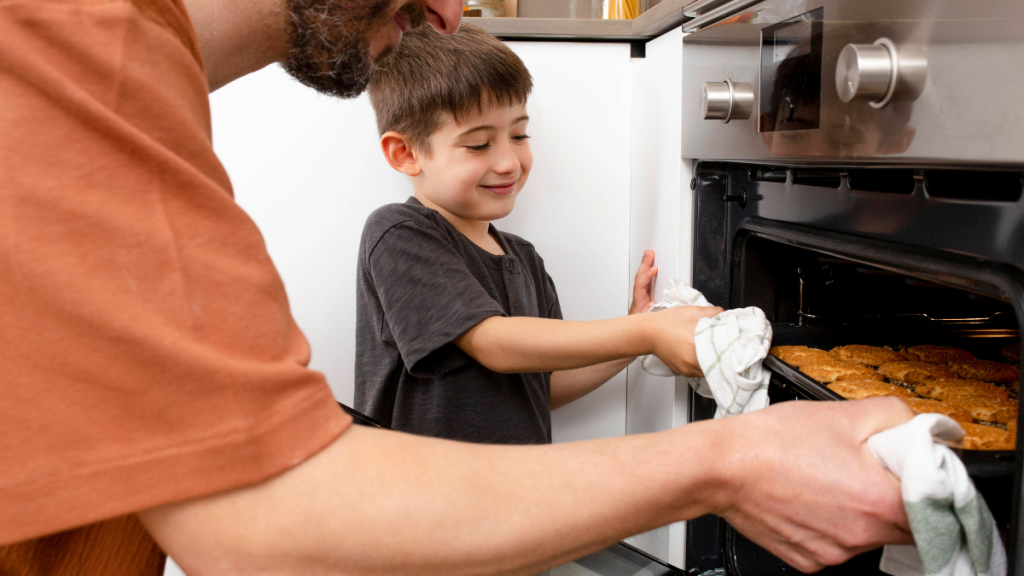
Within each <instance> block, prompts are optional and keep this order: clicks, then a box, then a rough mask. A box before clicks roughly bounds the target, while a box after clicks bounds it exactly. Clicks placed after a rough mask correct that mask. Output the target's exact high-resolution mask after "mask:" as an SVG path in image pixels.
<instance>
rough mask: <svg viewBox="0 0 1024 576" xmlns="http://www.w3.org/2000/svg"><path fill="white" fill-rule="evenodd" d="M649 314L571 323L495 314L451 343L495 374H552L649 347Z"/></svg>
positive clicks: (605, 360) (633, 353) (638, 353)
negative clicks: (551, 372)
mask: <svg viewBox="0 0 1024 576" xmlns="http://www.w3.org/2000/svg"><path fill="white" fill-rule="evenodd" d="M648 324H649V322H648V318H647V317H645V316H644V315H634V316H624V317H622V318H612V319H609V320H596V321H591V322H570V321H567V320H549V319H546V318H528V317H522V316H513V317H509V318H506V317H501V316H493V317H491V318H488V319H486V320H484V321H483V322H481V323H479V324H477V325H476V326H474V327H473V328H471V329H470V330H469V331H467V332H466V333H465V334H462V335H461V336H459V337H458V338H456V339H455V344H456V346H458V347H459V348H461V349H462V350H463V351H464V352H466V353H467V354H469V355H470V356H472V357H473V358H474V359H475V360H476V361H477V362H480V363H481V364H483V365H484V366H486V367H487V368H489V369H491V370H494V371H495V372H503V373H517V372H550V371H554V370H571V369H574V368H582V367H584V366H593V365H594V364H600V363H602V362H608V361H609V360H619V359H622V358H632V357H635V356H639V355H641V354H646V353H648V352H649V351H650V348H651V345H650V336H649V334H648V330H647V328H648Z"/></svg>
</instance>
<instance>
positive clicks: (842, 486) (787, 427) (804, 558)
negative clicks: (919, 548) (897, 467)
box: [659, 312, 914, 572]
mask: <svg viewBox="0 0 1024 576" xmlns="http://www.w3.org/2000/svg"><path fill="white" fill-rule="evenodd" d="M659 314H661V312H659ZM913 416H914V413H913V412H912V411H911V410H910V409H909V408H908V407H907V406H906V404H904V403H903V402H901V401H900V400H898V399H896V398H870V399H867V400H860V401H856V402H799V401H798V402H786V403H784V404H780V405H778V406H773V407H771V408H767V409H765V410H761V411H758V412H754V413H751V414H746V415H742V416H734V417H730V418H726V419H724V420H722V421H721V422H722V424H723V425H728V426H723V434H722V435H721V436H720V438H719V439H720V440H721V444H720V448H721V454H722V457H723V461H722V462H721V464H722V465H723V466H724V469H723V470H722V471H721V472H722V474H723V477H724V478H726V480H725V482H724V484H725V486H727V488H724V491H725V492H726V493H725V494H724V495H723V496H724V498H725V503H724V505H723V506H722V507H721V509H719V510H718V511H717V512H716V513H717V514H719V515H720V516H722V517H723V518H725V519H726V520H727V521H728V522H729V523H730V524H731V525H732V526H734V527H735V528H736V529H737V530H739V531H740V532H742V533H743V534H744V535H745V536H747V537H748V538H750V539H751V540H753V541H754V542H756V543H757V544H759V545H761V546H763V547H764V548H766V549H768V550H769V551H771V552H772V553H773V554H775V555H777V556H778V557H780V558H782V559H783V560H784V561H786V562H787V563H788V564H790V565H792V566H794V567H795V568H797V569H799V570H801V571H803V572H814V571H817V570H820V569H821V568H823V567H824V566H826V565H832V564H838V563H841V562H844V561H846V560H847V559H849V558H851V557H852V556H854V555H856V554H860V553H862V552H866V551H868V550H871V549H874V548H877V547H878V546H880V545H882V544H912V543H913V537H912V536H911V534H910V532H909V525H908V523H907V517H906V513H905V511H904V508H903V501H902V499H901V496H900V487H899V483H898V481H897V480H896V479H895V478H894V477H893V476H891V475H890V474H889V473H888V472H886V471H885V469H883V468H882V466H881V465H880V464H879V463H878V461H877V460H876V459H875V457H874V456H873V455H872V454H871V452H870V451H868V448H867V445H866V441H867V439H868V437H870V436H871V435H873V434H875V433H877V432H881V431H883V430H887V429H889V428H893V427H895V426H898V425H900V424H903V423H904V422H906V421H908V420H910V419H911V418H913Z"/></svg>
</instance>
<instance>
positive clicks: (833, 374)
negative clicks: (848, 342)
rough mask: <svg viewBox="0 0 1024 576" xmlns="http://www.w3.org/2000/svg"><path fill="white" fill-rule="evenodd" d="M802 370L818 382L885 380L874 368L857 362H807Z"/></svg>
mask: <svg viewBox="0 0 1024 576" xmlns="http://www.w3.org/2000/svg"><path fill="white" fill-rule="evenodd" d="M800 371H801V372H803V373H804V374H807V375H808V376H810V377H811V378H814V379H815V380H817V381H818V382H835V381H836V380H885V377H884V376H882V375H881V374H879V373H878V372H877V371H876V370H875V369H874V368H871V367H868V366H865V365H863V364H857V363H856V362H843V361H842V360H831V361H829V362H822V363H821V364H807V365H804V366H801V367H800Z"/></svg>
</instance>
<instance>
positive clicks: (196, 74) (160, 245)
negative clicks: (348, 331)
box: [0, 0, 351, 574]
mask: <svg viewBox="0 0 1024 576" xmlns="http://www.w3.org/2000/svg"><path fill="white" fill-rule="evenodd" d="M282 201H283V199H282ZM0 323H2V324H0V371H2V374H3V379H2V385H0V390H2V393H0V546H3V545H8V544H12V543H18V542H24V541H27V540H31V539H36V538H39V537H40V536H44V535H51V534H55V533H58V532H62V531H66V530H69V529H72V528H77V527H83V526H86V525H89V524H95V523H97V522H100V521H106V520H110V519H115V518H118V517H124V516H126V515H129V514H131V513H133V512H136V511H138V510H142V509H146V508H150V507H153V506H157V505H161V504H165V503H169V502H175V501H181V500H185V499H189V498H194V497H197V496H202V495H206V494H211V493H214V492H218V491H223V490H228V489H231V488H236V487H239V486H244V485H248V484H253V483H255V482H258V481H260V480H263V479H266V478H268V477H270V476H273V475H275V474H277V473H280V472H282V471H284V470H287V469H288V468H290V467H292V466H295V465H296V464H297V463H299V462H302V461H303V460H305V459H306V458H308V457H310V456H311V455H313V454H315V453H316V452H318V451H319V450H320V449H322V448H323V447H324V446H326V445H327V444H329V443H330V442H331V441H332V440H334V439H335V438H337V437H338V436H339V435H340V434H341V433H342V432H343V431H344V430H345V429H346V427H347V426H348V425H349V424H350V423H351V420H350V419H349V418H348V417H347V416H345V415H344V414H343V413H342V412H341V411H340V410H339V409H338V406H337V404H335V402H334V400H333V398H332V396H331V393H330V390H329V389H328V387H327V385H326V383H325V381H324V378H323V376H322V375H321V374H319V373H317V372H314V371H312V370H309V369H308V368H307V367H306V366H307V363H308V361H309V346H308V344H307V342H306V340H305V338H304V337H303V335H302V334H301V332H300V331H299V329H298V327H297V326H296V325H295V322H294V321H293V319H292V317H291V313H290V311H289V307H288V301H287V298H286V296H285V291H284V286H283V284H282V283H281V280H280V278H279V277H278V274H277V272H276V271H275V269H274V266H273V264H272V263H271V261H270V258H269V257H268V255H267V250H266V247H265V245H264V242H263V239H262V237H261V236H260V233H259V231H258V230H257V228H256V226H255V225H254V224H253V222H252V221H251V220H250V219H249V218H248V217H247V216H246V215H245V213H244V212H243V211H242V210H241V209H240V208H239V207H238V206H237V204H235V202H234V200H233V197H232V191H231V184H230V182H229V181H228V177H227V174H226V173H225V171H224V169H223V167H222V166H221V165H220V163H219V162H218V160H217V158H216V156H215V155H214V153H213V148H212V145H211V135H210V112H209V104H208V99H207V84H206V77H205V73H204V70H203V65H202V61H201V57H200V55H199V50H198V48H197V43H196V40H195V35H194V32H193V31H192V27H191V24H190V23H189V20H188V16H187V14H186V13H185V10H184V8H183V6H182V5H181V3H180V0H136V1H135V2H129V1H127V0H0ZM100 526H101V527H105V528H110V529H112V530H114V532H118V531H120V532H122V533H129V532H133V531H134V532H135V533H139V526H138V523H137V521H135V520H134V518H129V519H127V520H124V519H122V520H115V521H113V522H110V523H104V524H101V525H100ZM118 526H120V527H119V528H118ZM90 530H93V531H95V530H96V527H95V526H94V527H92V528H90ZM80 535H81V533H80V534H79V536H80ZM65 536H67V535H62V536H61V537H65ZM72 539H73V538H72ZM51 540H52V538H51ZM65 540H67V538H65ZM62 541H63V540H62ZM37 542H39V541H37ZM149 543H150V544H151V541H149ZM26 546H31V543H28V544H25V543H23V544H20V545H18V546H14V547H12V548H9V549H8V550H11V549H15V550H20V552H19V554H20V556H19V557H21V558H25V557H30V556H31V554H26V553H25V551H26ZM19 547H20V548H19ZM85 549H86V550H87V549H88V547H85ZM4 557H5V556H4V554H3V553H0V562H2V561H3V558H4ZM115 564H116V562H115ZM40 566H41V565H40ZM8 568H9V567H8ZM37 569H38V570H39V571H44V570H45V568H43V567H37ZM10 570H12V571H13V570H14V568H10ZM29 570H30V569H29V568H26V569H25V572H24V573H32V572H31V571H29ZM0 573H5V572H4V566H3V564H0ZM12 573H17V574H21V573H22V572H12ZM91 573H93V574H105V573H111V574H114V573H121V572H91ZM126 573H127V572H126Z"/></svg>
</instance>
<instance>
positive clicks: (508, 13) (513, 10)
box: [501, 0, 519, 18]
mask: <svg viewBox="0 0 1024 576" xmlns="http://www.w3.org/2000/svg"><path fill="white" fill-rule="evenodd" d="M501 9H502V10H504V11H505V18H515V17H516V15H517V13H518V12H519V0H501Z"/></svg>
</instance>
